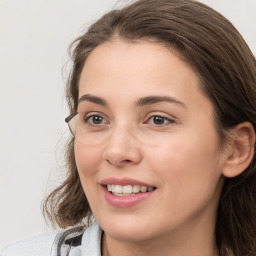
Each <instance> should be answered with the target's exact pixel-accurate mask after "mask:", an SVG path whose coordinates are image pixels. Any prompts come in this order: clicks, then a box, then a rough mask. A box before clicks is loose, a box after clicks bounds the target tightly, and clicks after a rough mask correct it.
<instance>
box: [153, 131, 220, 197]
mask: <svg viewBox="0 0 256 256" xmlns="http://www.w3.org/2000/svg"><path fill="white" fill-rule="evenodd" d="M209 136H211V135H209ZM212 138H213V139H212V141H209V140H207V139H206V138H205V140H204V139H203V138H202V137H201V136H200V134H198V135H197V134H192V136H188V135H183V136H180V137H179V136H176V137H175V138H173V139H172V140H169V142H168V141H167V142H163V143H162V144H161V145H159V146H158V147H155V148H154V149H153V150H152V149H149V150H150V153H149V157H148V159H149V161H150V165H151V166H153V169H154V170H155V173H158V175H159V176H161V177H163V179H162V182H163V183H166V182H168V183H169V184H170V186H164V187H165V188H167V189H168V191H170V190H172V191H173V193H174V194H177V193H186V192H188V193H190V192H191V191H195V193H196V192H197V191H198V189H201V190H202V189H205V190H206V191H207V189H208V188H210V187H212V189H214V186H216V184H217V183H218V180H219V178H220V176H221V161H220V158H219V155H220V151H219V148H218V145H217V143H215V141H217V139H216V140H215V138H216V137H215V135H212ZM207 187H208V188H207Z"/></svg>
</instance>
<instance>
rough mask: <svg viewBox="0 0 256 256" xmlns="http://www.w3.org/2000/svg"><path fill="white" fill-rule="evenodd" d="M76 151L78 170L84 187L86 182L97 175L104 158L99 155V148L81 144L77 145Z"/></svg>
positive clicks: (75, 146) (77, 143)
mask: <svg viewBox="0 0 256 256" xmlns="http://www.w3.org/2000/svg"><path fill="white" fill-rule="evenodd" d="M74 150H75V160H76V165H77V169H78V172H79V176H80V179H81V182H82V185H83V186H84V185H85V182H87V181H90V178H93V176H94V175H95V173H97V170H98V169H99V163H100V161H101V159H102V156H101V155H100V154H99V152H100V150H99V148H95V147H93V146H85V145H82V144H81V143H79V142H76V143H75V145H74Z"/></svg>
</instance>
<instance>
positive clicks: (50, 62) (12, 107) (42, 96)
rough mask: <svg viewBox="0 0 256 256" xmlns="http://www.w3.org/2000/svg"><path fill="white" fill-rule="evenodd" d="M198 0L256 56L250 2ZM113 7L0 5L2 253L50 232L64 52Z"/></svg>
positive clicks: (3, 1)
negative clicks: (47, 208)
mask: <svg viewBox="0 0 256 256" xmlns="http://www.w3.org/2000/svg"><path fill="white" fill-rule="evenodd" d="M124 2H127V1H122V2H121V4H122V3H124ZM202 2H204V3H206V4H209V5H210V6H212V7H214V8H215V9H216V10H218V11H220V12H221V13H222V14H224V15H225V16H226V17H227V18H229V19H230V20H231V21H232V22H233V24H234V25H235V26H236V27H237V28H238V30H239V31H240V32H241V34H242V35H243V36H244V38H245V40H246V41H247V42H248V44H249V46H250V47H251V49H252V51H253V52H254V53H255V54H256V29H255V27H254V24H255V16H256V1H255V0H225V1H223V0H202ZM115 5H116V1H115V0H93V1H89V0H74V1H71V0H51V1H50V0H16V1H14V0H0V89H1V90H0V161H1V162H0V163H1V167H0V247H2V246H4V245H6V244H8V243H11V242H14V241H17V240H20V239H24V238H26V237H30V236H34V235H38V234H40V233H43V232H47V231H50V230H51V229H50V228H47V227H46V225H45V222H44V220H43V217H42V213H41V209H40V205H41V201H42V199H43V198H44V196H45V195H46V193H47V191H48V192H49V191H50V190H51V189H52V188H53V187H55V186H56V185H57V184H58V183H59V181H60V180H61V179H62V178H63V177H64V171H63V170H64V168H62V167H63V163H64V161H63V157H62V146H63V143H64V141H65V139H66V138H67V136H69V131H68V128H67V126H66V125H65V123H64V118H65V117H66V116H67V115H68V111H67V107H66V105H65V100H64V86H65V85H64V80H63V77H62V68H63V66H65V63H67V60H68V56H67V48H68V45H69V43H70V42H71V41H72V40H73V39H74V38H75V37H77V36H78V35H79V34H81V33H82V32H83V31H85V28H86V27H87V26H88V25H89V24H90V23H92V22H93V21H95V20H96V19H97V18H99V17H100V16H101V15H102V14H103V13H105V12H106V11H108V10H110V9H111V8H112V7H114V6H115ZM67 67H68V66H67ZM67 69H68V68H67ZM64 74H65V73H64ZM66 74H67V73H66ZM64 77H65V75H64Z"/></svg>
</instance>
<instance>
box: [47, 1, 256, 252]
mask: <svg viewBox="0 0 256 256" xmlns="http://www.w3.org/2000/svg"><path fill="white" fill-rule="evenodd" d="M114 37H118V38H120V39H122V40H125V41H129V42H136V40H154V41H156V42H159V43H163V44H165V45H166V46H167V47H170V48H172V49H176V50H177V51H178V52H179V53H181V55H182V56H183V57H184V58H185V60H186V61H187V62H188V63H190V64H191V67H192V68H193V69H194V70H195V72H196V73H197V74H198V76H199V77H200V79H201V84H202V89H203V91H204V92H205V94H206V95H207V97H208V98H209V99H210V100H211V101H212V103H213V106H214V109H215V121H216V127H217V130H218V132H219V135H220V138H221V139H222V140H225V139H226V131H228V129H229V128H231V127H233V126H235V125H237V124H239V123H241V122H243V121H249V122H251V123H252V124H253V126H254V129H255V127H256V61H255V58H254V56H253V54H252V52H251V51H250V49H249V48H248V46H247V44H246V43H245V41H244V40H243V38H242V37H241V35H240V34H239V32H238V31H237V30H236V29H235V28H234V26H233V25H232V24H231V23H230V22H229V21H228V20H227V19H226V18H224V17H223V16H222V15H221V14H219V13H218V12H216V11H214V10H213V9H211V8H210V7H208V6H206V5H204V4H202V3H199V2H196V1H193V0H186V1H182V0H139V1H136V2H134V3H132V4H130V5H128V6H126V7H124V8H123V9H120V10H113V11H110V12H109V13H107V14H105V15H104V16H103V17H102V18H101V19H99V20H98V21H97V22H96V23H94V24H93V25H91V26H90V27H89V29H88V31H87V32H86V33H85V34H83V35H82V36H80V37H79V38H77V39H76V40H75V42H74V43H73V44H72V46H71V52H72V53H71V57H72V60H73V69H72V71H71V74H70V78H69V81H68V84H67V88H66V93H67V94H66V95H67V101H68V104H69V108H70V112H71V113H73V112H76V110H77V105H78V83H79V79H80V75H81V71H82V69H83V66H84V63H85V61H86V58H87V57H88V55H89V54H90V53H91V52H92V51H93V49H95V48H96V47H97V46H98V45H100V44H102V43H104V42H106V41H109V40H111V39H113V38H114ZM73 142H74V141H73V140H71V141H70V142H69V143H68V147H67V162H68V177H67V179H66V180H65V181H64V182H63V184H62V185H61V186H60V187H58V188H57V189H56V190H54V191H53V192H52V193H51V194H50V195H49V196H48V198H47V199H46V201H45V204H44V210H45V213H46V214H48V216H49V218H50V219H51V220H52V221H53V222H55V223H57V224H58V225H59V226H60V227H67V226H71V225H76V224H79V223H80V224H81V223H83V222H84V221H85V220H86V219H87V220H90V218H91V216H92V213H91V210H90V206H89V204H88V201H87V199H86V196H85V194H84V191H83V189H82V186H81V183H80V179H79V176H78V172H77V168H76V163H75V160H74V149H73ZM86 217H87V218H86ZM84 224H85V223H83V225H84ZM216 242H217V246H218V248H219V252H220V255H223V256H224V255H230V254H229V252H230V251H232V253H233V255H234V256H241V255H243V256H249V255H256V160H255V154H254V158H253V160H252V162H251V165H250V166H249V167H248V168H247V169H246V170H245V171H244V172H243V173H242V174H241V175H239V176H237V177H235V178H226V180H225V183H224V187H223V191H222V195H221V198H220V202H219V207H218V215H217V223H216Z"/></svg>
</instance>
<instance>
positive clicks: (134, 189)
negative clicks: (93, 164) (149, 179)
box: [105, 184, 156, 196]
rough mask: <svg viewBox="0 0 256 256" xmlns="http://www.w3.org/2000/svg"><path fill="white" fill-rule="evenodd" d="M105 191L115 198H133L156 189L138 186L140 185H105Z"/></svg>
mask: <svg viewBox="0 0 256 256" xmlns="http://www.w3.org/2000/svg"><path fill="white" fill-rule="evenodd" d="M105 187H106V188H107V190H108V191H109V192H110V193H111V194H113V195H115V196H135V195H136V194H139V193H147V192H151V191H153V190H155V189H156V187H153V186H144V185H143V186H140V185H125V186H122V185H116V184H107V185H105Z"/></svg>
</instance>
